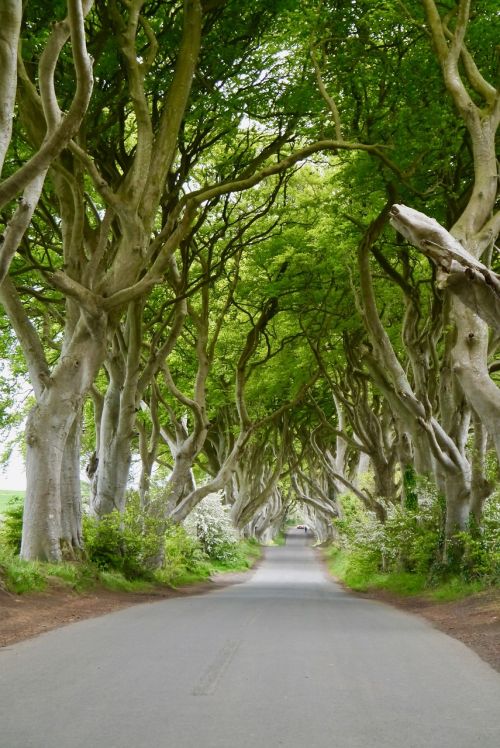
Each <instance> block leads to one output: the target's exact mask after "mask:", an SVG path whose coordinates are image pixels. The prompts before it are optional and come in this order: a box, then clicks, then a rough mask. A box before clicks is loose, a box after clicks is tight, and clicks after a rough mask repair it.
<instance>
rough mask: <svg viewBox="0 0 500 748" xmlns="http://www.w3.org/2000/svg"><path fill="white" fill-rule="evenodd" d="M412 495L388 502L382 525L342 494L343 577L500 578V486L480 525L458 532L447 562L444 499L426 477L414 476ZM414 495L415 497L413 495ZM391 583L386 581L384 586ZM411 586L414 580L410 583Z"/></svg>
mask: <svg viewBox="0 0 500 748" xmlns="http://www.w3.org/2000/svg"><path fill="white" fill-rule="evenodd" d="M412 491H413V492H414V494H413V500H412V501H411V502H407V503H406V506H401V505H399V506H394V505H389V506H388V507H387V521H386V522H385V524H383V525H382V524H381V523H380V522H378V521H377V519H376V517H375V516H374V515H373V514H372V513H370V512H367V511H366V509H365V508H364V507H363V505H362V504H361V502H360V501H359V500H358V499H357V498H356V497H354V496H352V495H350V494H346V495H344V496H343V497H342V499H341V502H342V510H343V516H342V518H341V519H339V520H336V521H335V525H336V527H337V530H338V532H339V536H340V545H341V548H342V549H343V550H344V552H346V553H347V556H348V562H347V565H348V568H347V569H344V572H345V573H344V578H345V579H346V581H347V583H348V584H351V582H350V581H349V578H348V577H350V578H351V580H352V581H353V583H354V585H359V584H362V583H363V582H362V580H366V579H367V578H368V577H370V576H372V577H373V576H374V575H377V574H392V575H400V576H401V579H402V580H403V584H404V585H406V584H407V581H404V580H407V578H406V577H405V575H407V574H414V575H416V576H417V577H419V578H420V579H426V580H427V583H428V584H433V583H434V582H437V581H441V580H443V579H447V578H449V577H451V576H454V575H455V576H459V577H460V578H461V579H463V580H464V581H465V582H472V581H474V580H479V579H480V580H482V581H483V582H485V583H487V584H490V583H494V582H496V581H498V580H500V491H499V492H496V493H495V494H493V495H492V496H491V497H490V499H489V500H488V501H487V502H486V505H485V508H484V516H483V521H482V523H481V527H480V528H477V527H474V526H473V525H471V527H470V528H469V529H468V531H467V532H462V533H457V535H456V536H455V538H453V540H452V541H451V542H450V541H449V547H456V548H457V549H458V551H459V552H457V553H452V552H449V553H448V560H447V562H446V563H444V562H443V560H442V559H443V548H444V531H443V528H444V519H445V506H444V500H443V498H442V497H441V496H440V495H439V493H438V491H437V489H436V487H435V486H434V485H433V484H432V483H431V482H430V481H429V480H427V479H426V478H422V477H420V476H416V477H415V479H414V480H413V483H412ZM415 497H416V502H415V500H414V498H415ZM385 586H387V585H385ZM410 586H411V585H410Z"/></svg>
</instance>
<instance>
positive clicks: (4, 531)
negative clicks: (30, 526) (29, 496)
mask: <svg viewBox="0 0 500 748" xmlns="http://www.w3.org/2000/svg"><path fill="white" fill-rule="evenodd" d="M23 513H24V500H23V499H22V498H21V497H20V496H14V497H13V498H12V499H10V501H9V503H8V505H7V509H6V510H5V511H4V513H3V519H2V521H1V522H0V543H3V544H4V545H5V546H6V547H7V548H8V549H9V550H11V551H12V552H13V553H19V551H20V550H21V538H22V534H23Z"/></svg>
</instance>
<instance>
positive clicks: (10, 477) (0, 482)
mask: <svg viewBox="0 0 500 748" xmlns="http://www.w3.org/2000/svg"><path fill="white" fill-rule="evenodd" d="M0 488H5V489H12V490H15V491H21V490H23V491H24V489H25V488H26V469H25V467H24V460H23V458H22V455H21V453H20V452H19V450H18V449H14V450H13V452H12V456H11V458H10V460H9V463H8V465H6V466H5V467H4V468H2V467H1V466H0Z"/></svg>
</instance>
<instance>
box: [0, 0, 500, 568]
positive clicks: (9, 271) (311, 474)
mask: <svg viewBox="0 0 500 748" xmlns="http://www.w3.org/2000/svg"><path fill="white" fill-rule="evenodd" d="M497 37H498V18H497V13H496V6H495V3H493V2H491V1H490V0H477V1H476V2H474V3H472V2H470V1H469V0H458V2H456V1H455V0H449V1H447V2H445V3H444V4H439V5H438V4H436V3H435V2H434V0H409V2H405V3H386V2H376V3H373V2H364V1H363V0H359V1H358V0H356V2H349V3H347V2H343V1H342V0H323V1H322V2H315V1H311V2H309V1H308V2H300V3H299V2H296V1H295V0H282V1H280V2H269V1H268V0H252V1H251V2H248V3H244V4H242V3H240V2H238V1H237V0H184V2H180V1H178V0H168V1H167V2H161V3H160V2H156V0H98V1H96V2H93V1H92V0H67V2H64V1H63V0H60V2H54V3H50V4H49V6H48V5H47V4H46V3H42V2H38V1H35V2H30V3H28V4H23V3H22V2H21V0H7V2H5V3H3V4H2V8H1V9H0V97H1V101H0V167H1V172H0V175H1V180H0V211H1V212H0V220H1V222H2V224H3V234H2V242H1V245H0V273H1V279H0V280H1V281H2V284H1V286H0V301H1V302H2V305H3V312H2V338H1V340H2V348H3V351H4V356H5V358H6V359H9V360H10V369H9V370H4V372H3V376H6V373H7V374H9V376H14V375H15V373H16V372H19V375H20V376H24V377H27V378H28V379H29V382H30V385H31V388H32V392H33V395H32V397H33V401H32V407H31V408H30V412H29V415H28V417H27V422H26V435H25V444H26V462H27V480H28V490H27V497H26V505H25V512H24V529H23V543H22V549H21V554H22V556H23V557H24V558H28V559H34V558H40V559H47V560H53V561H58V560H60V559H61V558H62V557H63V556H64V555H65V554H66V553H70V554H74V553H77V552H78V551H79V550H80V549H81V547H82V532H81V516H82V500H81V495H80V468H81V466H82V464H83V463H85V465H86V469H87V474H88V476H89V479H90V481H91V497H90V505H89V508H88V510H89V511H90V512H91V513H92V514H94V515H95V516H96V517H98V518H102V517H105V516H107V515H108V514H109V513H110V512H112V511H113V510H114V509H117V510H118V511H120V512H124V511H125V507H126V501H127V493H126V489H127V481H128V479H129V476H130V471H131V464H132V462H133V461H134V460H138V461H139V463H140V479H139V480H140V496H141V502H142V505H143V507H144V508H145V510H147V511H150V512H151V513H154V514H155V516H156V517H157V519H158V521H159V523H160V526H161V525H162V523H164V522H167V521H171V520H172V519H173V520H175V521H178V522H180V521H182V520H184V519H185V518H186V517H187V515H188V514H189V513H190V512H191V511H193V510H194V509H195V507H196V506H197V505H198V503H199V502H200V501H201V500H202V499H203V498H204V497H205V496H207V495H208V494H212V493H214V492H218V491H219V492H222V493H223V495H224V501H225V502H226V503H227V504H228V505H230V507H231V513H232V518H233V522H234V523H235V524H236V526H237V527H238V528H239V529H240V531H241V532H242V533H244V534H246V535H249V536H251V535H256V536H259V537H261V536H262V537H263V536H264V535H266V536H267V535H269V534H271V535H272V534H273V533H275V532H276V531H277V530H278V528H279V526H280V522H281V521H282V519H283V517H284V516H285V515H286V513H287V512H288V511H290V507H291V506H292V505H293V504H294V502H297V501H298V502H302V504H303V505H304V506H306V507H308V509H307V511H309V512H310V516H311V523H312V524H315V526H316V529H317V534H318V537H320V539H326V538H329V537H331V536H332V535H333V534H334V533H335V526H334V524H333V523H332V518H335V517H339V516H340V515H341V514H342V511H343V510H342V502H341V501H340V500H339V497H341V496H342V495H343V494H345V493H346V492H351V493H353V494H354V495H355V496H356V497H357V498H358V500H359V501H361V502H362V504H363V505H364V506H365V508H366V509H367V511H369V512H371V513H373V514H374V516H375V517H376V518H377V521H378V522H380V523H384V522H386V520H387V517H388V513H390V510H391V507H394V506H401V505H402V506H405V502H406V503H408V501H410V503H411V501H412V500H413V499H412V498H411V496H412V495H413V494H412V493H411V487H410V484H411V480H410V481H409V480H407V477H408V476H410V475H425V476H427V477H428V478H429V479H431V480H432V481H433V482H434V484H435V485H436V486H437V489H438V490H439V492H440V493H441V494H442V495H443V497H444V500H445V504H446V512H445V519H444V522H445V530H446V537H447V539H448V545H451V544H452V538H453V537H454V535H455V533H456V532H457V531H462V530H465V529H466V528H467V527H468V526H469V524H470V520H471V518H473V519H474V522H476V523H477V524H478V525H480V524H481V521H482V514H483V509H484V506H485V502H486V501H487V500H488V497H489V496H490V495H491V492H492V490H493V487H494V480H492V471H491V469H490V468H488V469H487V464H488V465H489V464H491V461H493V462H494V464H495V465H497V466H498V457H499V456H500V420H499V419H500V393H499V390H498V380H497V378H496V377H497V374H496V372H497V369H498V365H497V362H496V352H497V349H498V321H497V317H498V315H497V314H496V312H497V308H498V296H499V291H498V289H499V288H500V279H499V275H498V274H497V271H498V267H497V265H498V263H497V259H496V251H497V250H496V247H495V242H496V240H497V236H498V232H499V229H500V218H499V216H500V214H499V212H498V204H497V189H498V160H497V157H496V153H495V134H496V130H497V128H498V121H499V118H500V96H499V94H498V91H497V89H496V88H495V82H496V80H495V75H496V74H497V68H498V46H497V45H496V40H497ZM391 224H392V225H391ZM2 389H5V388H2ZM11 397H12V393H9V392H5V394H4V396H3V403H4V404H3V409H4V413H6V414H8V413H9V412H10V411H9V410H8V408H9V407H11V405H12V403H11V401H9V398H11ZM8 420H9V418H8V417H7V416H5V417H4V419H3V423H6V425H7V421H8ZM488 460H489V461H490V462H488ZM366 475H369V476H371V477H370V478H369V479H367V480H365V479H364V478H363V476H366ZM155 476H156V477H155ZM405 476H406V477H405ZM152 485H155V489H154V491H152ZM153 493H154V501H153V499H152V495H153Z"/></svg>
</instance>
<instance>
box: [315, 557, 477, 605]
mask: <svg viewBox="0 0 500 748" xmlns="http://www.w3.org/2000/svg"><path fill="white" fill-rule="evenodd" d="M325 555H326V558H327V564H328V569H329V571H330V573H331V574H332V575H333V576H334V577H337V579H340V580H341V581H342V582H344V583H345V584H346V585H347V586H348V587H350V588H351V589H352V590H355V591H356V592H368V591H370V590H387V591H388V592H392V593H394V594H396V595H402V596H412V595H420V596H423V597H426V598H428V599H431V600H435V601H436V602H447V601H451V600H460V599H462V598H464V597H468V596H470V595H475V594H477V593H478V592H481V591H482V590H485V589H487V588H488V586H489V585H488V584H487V583H486V582H481V581H480V580H478V581H475V582H466V581H465V580H463V579H462V578H461V577H458V576H456V577H452V578H450V579H447V580H446V581H435V582H432V583H430V582H429V579H428V577H426V576H425V575H423V574H415V573H411V572H392V573H390V574H383V573H381V572H378V571H373V570H370V569H363V568H360V567H359V566H358V565H356V564H353V563H352V562H351V560H350V558H349V556H348V554H347V553H345V552H344V551H341V550H340V549H338V548H336V547H335V546H332V547H330V548H329V549H328V550H327V551H326V554H325Z"/></svg>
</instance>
